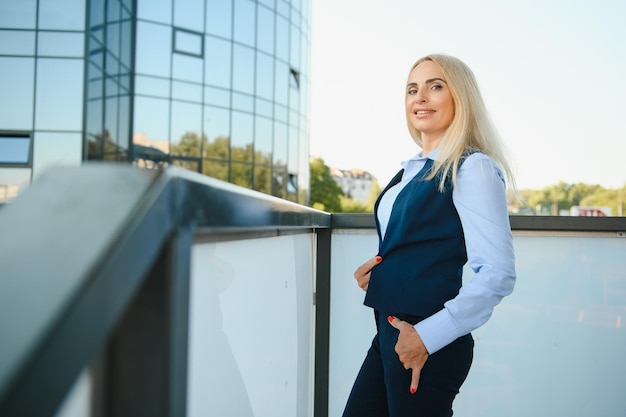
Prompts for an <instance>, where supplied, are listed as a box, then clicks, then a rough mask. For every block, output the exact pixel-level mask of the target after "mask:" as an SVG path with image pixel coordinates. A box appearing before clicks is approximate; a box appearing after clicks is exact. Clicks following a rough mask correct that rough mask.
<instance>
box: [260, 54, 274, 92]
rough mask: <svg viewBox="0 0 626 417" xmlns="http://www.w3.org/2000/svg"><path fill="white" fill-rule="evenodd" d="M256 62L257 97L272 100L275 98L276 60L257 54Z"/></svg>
mask: <svg viewBox="0 0 626 417" xmlns="http://www.w3.org/2000/svg"><path fill="white" fill-rule="evenodd" d="M256 62H257V64H256V95H257V96H259V97H262V98H265V99H267V100H272V99H273V98H274V59H273V58H272V57H270V56H268V55H265V54H264V53H261V52H257V54H256Z"/></svg>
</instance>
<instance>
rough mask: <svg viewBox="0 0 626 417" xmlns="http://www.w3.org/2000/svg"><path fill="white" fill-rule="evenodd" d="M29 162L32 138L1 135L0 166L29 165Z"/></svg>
mask: <svg viewBox="0 0 626 417" xmlns="http://www.w3.org/2000/svg"><path fill="white" fill-rule="evenodd" d="M29 162H30V137H29V136H4V135H0V165H2V164H21V165H28V164H29Z"/></svg>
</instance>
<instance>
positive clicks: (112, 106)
mask: <svg viewBox="0 0 626 417" xmlns="http://www.w3.org/2000/svg"><path fill="white" fill-rule="evenodd" d="M118 118H119V98H118V97H110V98H107V99H106V100H105V101H104V130H105V131H106V132H108V134H109V138H110V139H111V141H112V142H113V143H115V145H116V146H117V148H116V149H108V151H109V152H111V151H113V152H119V151H125V150H127V146H126V145H125V144H124V138H123V137H121V135H120V131H119V123H118V121H119V120H118Z"/></svg>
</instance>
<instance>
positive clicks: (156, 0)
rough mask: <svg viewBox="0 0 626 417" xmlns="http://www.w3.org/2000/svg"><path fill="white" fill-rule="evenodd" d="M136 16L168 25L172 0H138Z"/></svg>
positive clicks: (170, 20)
mask: <svg viewBox="0 0 626 417" xmlns="http://www.w3.org/2000/svg"><path fill="white" fill-rule="evenodd" d="M137 17H138V18H139V19H146V20H152V21H155V22H160V23H166V24H168V25H169V24H171V23H172V0H138V1H137Z"/></svg>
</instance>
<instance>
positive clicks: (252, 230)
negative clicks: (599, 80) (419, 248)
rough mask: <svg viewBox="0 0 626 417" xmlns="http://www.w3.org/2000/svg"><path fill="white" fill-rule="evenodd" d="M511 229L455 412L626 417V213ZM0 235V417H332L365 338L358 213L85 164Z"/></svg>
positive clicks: (181, 174) (368, 244)
mask: <svg viewBox="0 0 626 417" xmlns="http://www.w3.org/2000/svg"><path fill="white" fill-rule="evenodd" d="M511 222H512V227H513V230H514V245H515V249H516V256H517V273H518V279H517V284H516V288H515V291H514V292H513V294H512V295H511V296H509V297H507V298H505V299H504V301H503V302H502V303H501V305H499V306H498V307H497V308H496V310H495V312H494V315H493V317H492V319H491V320H490V321H489V322H488V323H487V324H486V325H485V326H483V327H482V328H480V329H478V330H477V331H475V332H474V338H475V340H476V349H475V358H474V365H473V367H472V370H471V371H470V375H469V377H468V380H467V381H466V383H465V385H464V386H463V387H462V392H461V393H460V394H459V396H458V397H457V400H456V402H455V416H457V415H458V416H462V417H473V416H481V417H491V416H498V417H501V416H503V415H506V416H509V417H511V416H512V417H516V416H528V415H532V416H550V417H553V416H555V415H568V416H588V415H602V416H618V415H622V413H623V410H624V409H626V400H624V398H623V396H622V395H621V385H620V382H621V380H622V375H624V374H626V363H625V362H624V361H622V360H621V351H622V348H623V346H626V334H625V333H624V329H623V327H624V325H623V324H622V320H623V318H624V317H625V316H626V274H625V273H624V271H626V256H624V254H626V238H625V237H626V233H625V232H626V219H624V218H604V219H603V218H594V219H583V218H548V217H543V218H526V217H524V218H522V217H512V218H511ZM0 230H2V234H0V277H1V279H0V329H1V330H2V334H3V343H2V344H0V415H2V416H3V417H10V416H24V415H28V416H29V417H30V416H50V415H55V416H57V417H72V416H81V417H84V416H98V415H117V416H125V415H129V416H131V415H132V416H133V417H134V416H151V417H152V416H177V417H179V416H184V415H187V416H206V415H236V416H238V417H239V416H243V417H247V416H250V417H252V416H254V417H265V416H267V417H270V416H271V417H293V416H304V417H309V416H310V417H312V416H315V417H326V416H338V415H341V411H342V408H343V404H344V403H345V400H346V398H347V395H348V392H349V390H350V387H351V385H352V382H353V379H354V377H355V374H356V372H357V370H358V367H359V366H360V363H361V361H362V359H363V356H364V354H365V352H366V350H367V348H368V346H369V344H370V342H371V338H372V337H373V334H374V331H375V326H374V322H373V317H372V316H373V314H372V312H371V310H370V309H369V308H366V307H364V306H363V304H362V302H363V295H364V294H363V292H362V291H361V290H360V289H359V288H358V287H357V286H356V283H355V282H354V279H353V277H352V274H353V272H354V269H355V267H356V266H357V265H360V264H361V263H363V261H364V260H366V259H368V258H370V257H371V256H372V255H373V254H374V253H375V252H376V247H377V238H376V234H375V230H374V224H373V219H372V216H371V215H330V214H328V213H323V212H319V211H316V210H312V209H310V208H307V207H302V206H299V205H296V204H293V203H290V202H287V201H284V200H280V199H276V198H273V197H270V196H267V195H264V194H260V193H256V192H253V191H250V190H246V189H242V188H239V187H236V186H233V185H231V184H226V183H223V182H220V181H216V180H213V179H211V178H207V177H204V176H201V175H197V174H193V173H188V172H186V171H180V170H166V171H148V170H140V169H135V168H131V167H118V166H111V165H107V166H100V165H95V166H85V167H81V168H68V169H59V170H53V171H51V172H50V173H49V174H46V175H44V176H42V177H40V179H39V180H37V181H35V183H34V184H33V185H31V187H29V189H28V190H26V191H25V192H24V193H23V194H21V195H20V196H19V197H18V198H17V199H16V200H15V201H14V202H13V203H12V204H10V205H8V206H6V207H4V208H3V209H2V211H0ZM471 274H472V272H471V271H470V270H467V271H466V278H467V279H469V278H471ZM33 398H36V399H37V401H33Z"/></svg>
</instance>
